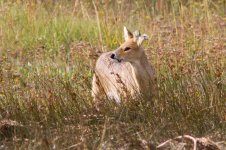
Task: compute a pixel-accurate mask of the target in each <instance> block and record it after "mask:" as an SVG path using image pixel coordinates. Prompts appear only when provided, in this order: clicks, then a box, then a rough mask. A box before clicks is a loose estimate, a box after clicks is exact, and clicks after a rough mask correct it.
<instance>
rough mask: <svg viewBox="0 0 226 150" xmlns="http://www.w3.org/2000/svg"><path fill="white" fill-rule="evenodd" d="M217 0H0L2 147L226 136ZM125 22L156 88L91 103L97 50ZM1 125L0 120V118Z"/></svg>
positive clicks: (111, 43)
mask: <svg viewBox="0 0 226 150" xmlns="http://www.w3.org/2000/svg"><path fill="white" fill-rule="evenodd" d="M225 13H226V4H225V1H224V0H218V1H212V0H202V1H198V2H197V1H195V0H190V1H186V0H172V1H170V0H166V1H163V0H150V1H148V0H143V1H130V0H121V1H111V0H109V1H88V0H85V1H82V0H81V1H80V0H77V1H75V2H74V1H60V0H58V1H57V0H55V1H51V0H48V1H45V2H41V1H35V0H31V1H26V0H25V1H20V0H17V1H11V2H9V1H4V0H0V120H5V119H11V120H15V121H17V122H18V123H20V124H21V125H23V126H20V129H14V130H13V131H7V134H5V132H3V131H0V149H77V148H80V149H106V148H124V149H132V148H134V149H141V148H144V146H143V145H144V144H143V141H146V142H147V143H148V144H150V143H155V144H158V143H160V142H163V141H165V140H166V139H168V138H172V137H175V136H177V135H183V134H190V135H193V136H196V137H201V136H205V137H210V138H212V139H213V140H216V141H217V140H225V139H226V130H225V129H226V86H225V85H226V81H225V63H226V60H225V53H226V51H225V50H226V16H225ZM123 26H127V27H128V28H129V29H131V30H137V29H139V30H140V31H141V32H142V33H143V32H145V33H146V34H148V35H149V36H150V40H149V41H148V42H147V43H146V44H144V48H145V49H146V53H147V55H148V58H149V61H150V63H151V64H153V66H154V68H155V70H156V80H157V85H158V94H157V95H156V96H155V97H154V98H153V99H152V100H151V101H148V100H141V101H140V102H133V101H128V102H127V103H124V104H122V105H120V106H116V105H115V104H114V103H111V102H109V101H107V100H106V102H105V107H104V108H103V109H102V110H101V111H100V112H98V111H96V109H95V107H94V104H93V101H92V97H91V80H92V75H93V67H94V65H95V60H96V59H97V56H98V55H99V54H100V53H101V52H104V51H110V50H113V49H115V48H117V47H118V46H119V45H120V43H121V42H123V38H122V29H123ZM0 127H1V124H0Z"/></svg>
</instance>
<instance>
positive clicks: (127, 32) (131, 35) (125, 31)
mask: <svg viewBox="0 0 226 150" xmlns="http://www.w3.org/2000/svg"><path fill="white" fill-rule="evenodd" d="M123 30H124V39H125V41H127V40H128V39H130V38H133V34H132V33H131V32H130V31H129V30H128V29H127V28H126V27H125V26H124V29H123Z"/></svg>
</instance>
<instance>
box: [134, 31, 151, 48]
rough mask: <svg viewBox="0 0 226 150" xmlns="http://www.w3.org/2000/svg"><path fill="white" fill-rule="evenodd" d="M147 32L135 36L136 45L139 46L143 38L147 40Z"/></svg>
mask: <svg viewBox="0 0 226 150" xmlns="http://www.w3.org/2000/svg"><path fill="white" fill-rule="evenodd" d="M148 38H149V37H148V35H147V34H142V35H140V36H139V37H137V38H136V42H137V45H138V46H140V45H141V44H142V43H143V42H144V41H145V40H148Z"/></svg>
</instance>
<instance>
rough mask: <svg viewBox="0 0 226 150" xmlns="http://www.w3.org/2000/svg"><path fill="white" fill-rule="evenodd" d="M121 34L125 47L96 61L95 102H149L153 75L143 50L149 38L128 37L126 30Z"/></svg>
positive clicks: (93, 84)
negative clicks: (135, 100) (145, 100)
mask: <svg viewBox="0 0 226 150" xmlns="http://www.w3.org/2000/svg"><path fill="white" fill-rule="evenodd" d="M123 30H124V40H125V41H124V43H123V44H121V45H120V46H119V47H118V48H117V49H116V50H113V51H109V52H105V53H102V54H101V55H100V56H99V58H98V59H97V61H96V67H95V71H94V75H93V80H92V91H91V92H92V97H93V99H94V102H97V101H100V100H102V99H104V98H107V99H110V100H113V101H115V102H116V103H118V104H120V103H121V102H122V99H126V98H132V99H137V98H140V96H145V97H148V98H151V95H152V92H153V91H152V90H153V83H154V82H153V81H154V75H155V72H154V68H153V67H152V65H151V64H150V63H149V62H148V58H147V56H146V54H145V51H144V49H143V48H142V43H143V42H144V41H145V40H148V36H147V35H146V34H142V35H141V34H140V32H139V31H135V32H133V33H131V32H130V31H129V30H128V29H127V28H126V27H124V29H123Z"/></svg>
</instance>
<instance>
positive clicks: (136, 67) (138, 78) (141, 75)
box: [131, 54, 148, 92]
mask: <svg viewBox="0 0 226 150" xmlns="http://www.w3.org/2000/svg"><path fill="white" fill-rule="evenodd" d="M146 65H148V60H147V57H146V55H145V54H143V55H142V57H141V59H140V60H139V61H135V62H131V67H132V74H133V78H134V81H135V83H136V85H137V87H138V89H139V92H144V91H145V88H146V87H145V85H146V83H147V82H148V81H147V80H148V72H147V67H146Z"/></svg>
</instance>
